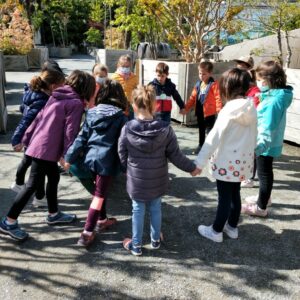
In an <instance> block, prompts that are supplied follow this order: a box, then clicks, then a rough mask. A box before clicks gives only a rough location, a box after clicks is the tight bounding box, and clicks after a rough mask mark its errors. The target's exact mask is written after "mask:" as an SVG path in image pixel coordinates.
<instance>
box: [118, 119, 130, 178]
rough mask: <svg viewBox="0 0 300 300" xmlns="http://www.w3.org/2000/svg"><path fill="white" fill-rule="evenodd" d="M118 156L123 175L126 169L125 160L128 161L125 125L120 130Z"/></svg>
mask: <svg viewBox="0 0 300 300" xmlns="http://www.w3.org/2000/svg"><path fill="white" fill-rule="evenodd" d="M118 154H119V158H120V162H121V168H122V171H123V172H124V173H125V172H126V169H127V159H128V149H127V138H126V125H125V126H124V127H123V128H122V130H121V135H120V137H119V141H118Z"/></svg>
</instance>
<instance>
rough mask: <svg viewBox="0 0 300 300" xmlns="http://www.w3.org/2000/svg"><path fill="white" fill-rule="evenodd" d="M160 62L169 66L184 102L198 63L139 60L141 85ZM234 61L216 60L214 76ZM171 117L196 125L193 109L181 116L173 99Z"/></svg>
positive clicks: (192, 82) (152, 75)
mask: <svg viewBox="0 0 300 300" xmlns="http://www.w3.org/2000/svg"><path fill="white" fill-rule="evenodd" d="M160 62H165V63H166V64H168V66H169V78H170V79H171V80H172V82H173V83H174V84H176V87H177V90H178V92H179V94H180V96H181V97H182V99H183V101H184V102H186V101H187V100H188V99H189V96H190V94H191V93H192V90H193V87H194V86H195V83H196V82H197V80H198V79H199V77H198V63H187V62H182V61H163V60H147V59H143V60H140V66H139V70H140V74H139V79H140V83H141V84H143V85H146V84H148V83H149V82H150V81H152V80H153V79H154V78H155V76H156V74H155V68H156V65H157V64H158V63H160ZM234 65H235V63H234V62H233V61H230V62H216V63H214V78H215V79H218V78H219V77H220V76H221V74H222V73H223V72H224V71H226V70H228V69H229V68H231V67H233V66H234ZM171 117H172V119H174V120H176V121H179V122H181V123H183V124H185V125H196V124H197V119H196V117H195V112H194V110H191V111H190V112H189V113H188V114H187V115H185V116H183V115H181V114H179V107H178V105H177V104H176V102H175V101H173V106H172V112H171Z"/></svg>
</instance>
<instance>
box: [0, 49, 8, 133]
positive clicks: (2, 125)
mask: <svg viewBox="0 0 300 300" xmlns="http://www.w3.org/2000/svg"><path fill="white" fill-rule="evenodd" d="M6 126H7V108H6V100H5V67H4V57H3V54H2V52H1V51H0V132H1V133H5V132H6Z"/></svg>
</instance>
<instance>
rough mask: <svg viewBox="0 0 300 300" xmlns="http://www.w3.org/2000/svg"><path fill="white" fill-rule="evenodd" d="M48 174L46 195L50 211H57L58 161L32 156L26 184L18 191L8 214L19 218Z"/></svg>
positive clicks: (10, 216)
mask: <svg viewBox="0 0 300 300" xmlns="http://www.w3.org/2000/svg"><path fill="white" fill-rule="evenodd" d="M45 176H47V187H46V196H47V202H48V210H49V213H56V212H57V211H58V206H57V187H58V182H59V170H58V166H57V162H53V161H46V160H41V159H37V158H32V164H31V171H30V175H29V179H28V181H27V183H26V186H25V187H24V188H23V189H22V190H21V191H20V192H19V193H18V195H17V197H16V199H15V202H14V204H13V205H12V207H11V208H10V210H9V212H8V214H7V216H8V217H9V218H12V219H17V218H18V217H19V215H20V213H21V212H22V210H23V209H24V207H25V205H26V204H27V202H28V201H29V199H30V197H31V196H32V195H33V194H34V192H35V191H36V190H37V188H38V187H39V186H40V185H41V184H42V183H43V182H44V180H45Z"/></svg>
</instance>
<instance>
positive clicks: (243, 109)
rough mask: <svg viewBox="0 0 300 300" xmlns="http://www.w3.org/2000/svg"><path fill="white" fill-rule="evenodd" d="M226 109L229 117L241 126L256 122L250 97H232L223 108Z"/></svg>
mask: <svg viewBox="0 0 300 300" xmlns="http://www.w3.org/2000/svg"><path fill="white" fill-rule="evenodd" d="M223 109H224V110H225V111H227V113H228V115H229V119H231V120H233V121H235V122H237V123H239V124H240V125H243V126H249V125H250V124H253V123H254V122H256V119H257V116H256V110H255V107H254V104H253V101H252V100H251V99H244V98H241V99H234V100H231V101H229V102H227V103H226V105H225V106H224V108H223Z"/></svg>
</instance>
